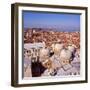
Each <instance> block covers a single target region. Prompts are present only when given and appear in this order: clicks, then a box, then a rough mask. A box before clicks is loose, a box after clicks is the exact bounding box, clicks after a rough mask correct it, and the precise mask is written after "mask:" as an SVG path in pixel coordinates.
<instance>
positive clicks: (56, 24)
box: [22, 11, 80, 31]
mask: <svg viewBox="0 0 90 90" xmlns="http://www.w3.org/2000/svg"><path fill="white" fill-rule="evenodd" d="M22 14H23V21H24V22H23V23H24V28H57V29H58V30H62V31H79V30H80V15H79V14H66V13H65V14H64V13H45V12H32V11H23V13H22Z"/></svg>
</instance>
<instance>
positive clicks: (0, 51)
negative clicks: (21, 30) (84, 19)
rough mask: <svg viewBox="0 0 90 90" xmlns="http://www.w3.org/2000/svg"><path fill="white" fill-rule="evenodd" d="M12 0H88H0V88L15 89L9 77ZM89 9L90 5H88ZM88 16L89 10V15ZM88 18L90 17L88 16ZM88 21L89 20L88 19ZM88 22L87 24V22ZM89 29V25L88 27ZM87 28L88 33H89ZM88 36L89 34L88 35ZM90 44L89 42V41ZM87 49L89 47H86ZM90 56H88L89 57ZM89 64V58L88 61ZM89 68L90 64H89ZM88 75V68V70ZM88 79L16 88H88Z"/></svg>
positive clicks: (76, 1)
mask: <svg viewBox="0 0 90 90" xmlns="http://www.w3.org/2000/svg"><path fill="white" fill-rule="evenodd" d="M14 2H25V3H27V2H32V3H46V4H61V5H75V6H89V0H1V1H0V90H6V89H7V90H15V89H16V88H13V87H11V86H10V78H11V74H10V73H11V21H10V20H11V7H10V5H11V3H14ZM89 9H90V7H89ZM88 16H90V12H89V15H88ZM89 20H90V17H89ZM89 23H90V21H89ZM89 23H88V24H89ZM89 29H90V27H89ZM89 29H88V33H90V31H89ZM89 38H90V35H89ZM89 44H90V42H89ZM88 49H89V48H88ZM89 58H90V57H89ZM88 63H89V64H90V60H89V62H88ZM89 68H90V65H89ZM89 75H90V70H89ZM89 79H90V78H89ZM89 84H90V80H89V83H88V84H72V85H55V86H41V87H40V86H38V87H24V88H17V89H18V90H24V89H26V90H29V89H32V90H36V89H37V90H38V89H40V90H42V89H44V90H46V89H52V90H55V89H57V90H60V89H61V90H63V89H64V90H71V89H73V90H84V89H86V90H88V89H89V88H90V85H89Z"/></svg>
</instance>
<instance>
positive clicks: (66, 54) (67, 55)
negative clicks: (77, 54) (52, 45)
mask: <svg viewBox="0 0 90 90" xmlns="http://www.w3.org/2000/svg"><path fill="white" fill-rule="evenodd" d="M71 55H72V53H71V51H69V50H66V49H63V50H62V51H61V53H60V59H67V60H69V59H70V58H71Z"/></svg>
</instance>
